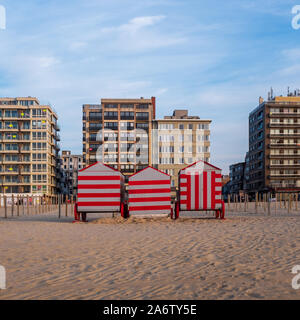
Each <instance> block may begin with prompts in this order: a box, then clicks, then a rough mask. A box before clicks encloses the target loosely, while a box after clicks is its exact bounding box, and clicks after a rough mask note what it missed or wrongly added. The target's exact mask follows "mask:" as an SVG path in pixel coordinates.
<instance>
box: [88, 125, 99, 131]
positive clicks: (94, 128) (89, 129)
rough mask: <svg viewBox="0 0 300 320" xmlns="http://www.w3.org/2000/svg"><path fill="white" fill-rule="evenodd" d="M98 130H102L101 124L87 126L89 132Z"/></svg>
mask: <svg viewBox="0 0 300 320" xmlns="http://www.w3.org/2000/svg"><path fill="white" fill-rule="evenodd" d="M99 130H102V125H99V126H92V127H89V128H88V131H89V132H93V131H99Z"/></svg>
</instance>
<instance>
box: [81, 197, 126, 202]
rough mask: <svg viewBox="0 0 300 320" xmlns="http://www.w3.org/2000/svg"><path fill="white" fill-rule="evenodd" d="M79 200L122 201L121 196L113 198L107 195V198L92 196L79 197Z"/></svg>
mask: <svg viewBox="0 0 300 320" xmlns="http://www.w3.org/2000/svg"><path fill="white" fill-rule="evenodd" d="M78 201H80V202H107V201H114V202H115V201H121V200H120V197H114V198H111V197H105V198H92V197H89V198H82V197H78Z"/></svg>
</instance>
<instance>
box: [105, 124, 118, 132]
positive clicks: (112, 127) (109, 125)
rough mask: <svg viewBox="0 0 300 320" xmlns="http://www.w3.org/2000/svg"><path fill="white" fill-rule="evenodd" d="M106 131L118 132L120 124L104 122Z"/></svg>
mask: <svg viewBox="0 0 300 320" xmlns="http://www.w3.org/2000/svg"><path fill="white" fill-rule="evenodd" d="M104 129H110V130H118V122H104Z"/></svg>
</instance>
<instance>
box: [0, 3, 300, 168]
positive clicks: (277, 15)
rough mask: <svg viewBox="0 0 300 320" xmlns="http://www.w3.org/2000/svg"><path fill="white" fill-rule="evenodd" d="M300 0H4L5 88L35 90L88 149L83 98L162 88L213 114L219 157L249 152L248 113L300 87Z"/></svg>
mask: <svg viewBox="0 0 300 320" xmlns="http://www.w3.org/2000/svg"><path fill="white" fill-rule="evenodd" d="M297 4H299V5H300V0H296V1H294V0H260V1H258V0H227V1H220V0H218V1H217V0H143V1H136V0H88V1H84V0H64V1H58V0H35V1H34V0H26V1H24V0H0V5H2V6H4V7H5V9H6V29H5V30H0V97H17V96H35V97H37V98H38V99H39V100H40V102H41V103H44V104H48V103H50V104H51V105H52V106H53V107H54V109H55V110H56V112H57V113H58V116H59V123H60V125H61V138H62V141H61V145H62V148H63V149H68V150H71V151H72V152H73V153H81V152H82V105H83V104H89V103H90V104H97V103H100V99H101V98H140V97H145V98H150V97H151V96H155V97H156V98H157V118H162V117H163V116H164V115H170V114H171V113H172V111H173V110H174V109H175V108H177V109H178V108H187V109H188V110H189V113H190V114H191V115H198V116H200V118H202V119H211V120H212V125H211V163H212V164H214V165H216V166H219V167H221V168H222V169H223V170H224V173H226V172H228V166H229V165H230V164H232V163H235V162H240V161H243V160H244V157H245V153H246V151H247V149H248V114H249V112H250V111H251V110H252V109H254V108H255V107H256V106H257V105H258V98H259V96H262V97H264V98H267V93H268V91H269V90H270V87H271V86H272V87H273V89H274V92H275V94H276V95H281V94H283V95H285V94H286V93H287V87H288V86H289V87H290V88H291V89H296V88H300V83H299V80H300V77H299V75H300V29H298V30H295V29H293V28H292V19H293V17H294V16H295V15H294V14H292V8H293V7H294V6H295V5H297Z"/></svg>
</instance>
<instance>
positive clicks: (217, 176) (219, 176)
mask: <svg viewBox="0 0 300 320" xmlns="http://www.w3.org/2000/svg"><path fill="white" fill-rule="evenodd" d="M213 172H214V173H215V177H216V178H222V175H221V174H216V172H215V171H213Z"/></svg>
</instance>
